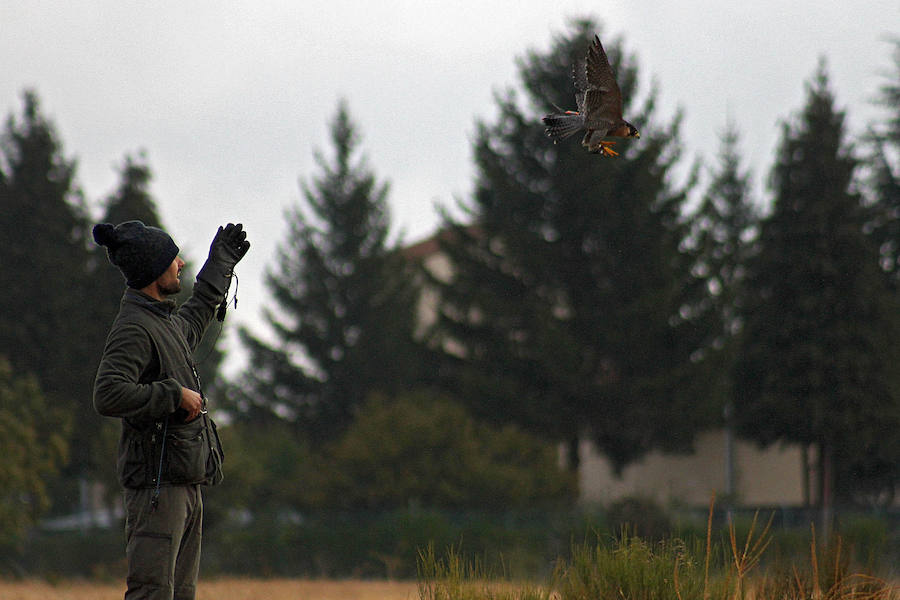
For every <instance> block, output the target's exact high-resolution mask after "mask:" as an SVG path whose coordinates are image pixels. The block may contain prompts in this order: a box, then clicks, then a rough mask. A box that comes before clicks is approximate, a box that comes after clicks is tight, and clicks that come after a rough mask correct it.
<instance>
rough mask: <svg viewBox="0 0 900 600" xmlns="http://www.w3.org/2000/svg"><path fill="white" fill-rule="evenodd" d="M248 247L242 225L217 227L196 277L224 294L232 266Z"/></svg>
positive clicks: (229, 280) (232, 224) (229, 279)
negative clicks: (207, 253)
mask: <svg viewBox="0 0 900 600" xmlns="http://www.w3.org/2000/svg"><path fill="white" fill-rule="evenodd" d="M249 249H250V242H248V241H247V232H246V231H244V226H243V225H241V224H240V223H238V224H237V225H235V224H234V223H229V224H228V225H226V226H225V227H219V230H218V231H217V232H216V237H214V238H213V241H212V244H210V246H209V258H207V259H206V262H205V263H204V264H203V267H202V268H201V269H200V272H199V273H197V279H202V280H203V281H205V282H206V283H208V284H210V285H211V286H213V288H214V289H215V290H216V291H217V292H218V293H219V294H222V295H224V294H225V292H226V291H227V290H228V285H229V283H230V282H231V276H232V274H233V272H234V266H235V265H236V264H237V263H238V262H239V261H240V260H241V259H242V258H244V255H245V254H247V250H249Z"/></svg>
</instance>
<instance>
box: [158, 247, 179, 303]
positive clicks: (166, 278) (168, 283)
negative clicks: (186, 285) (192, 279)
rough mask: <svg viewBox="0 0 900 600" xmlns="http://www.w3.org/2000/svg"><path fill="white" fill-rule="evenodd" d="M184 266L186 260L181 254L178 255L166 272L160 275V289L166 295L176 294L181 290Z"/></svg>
mask: <svg viewBox="0 0 900 600" xmlns="http://www.w3.org/2000/svg"><path fill="white" fill-rule="evenodd" d="M182 268H184V261H183V260H181V257H180V256H176V257H175V260H173V261H172V264H171V265H169V268H168V269H166V271H165V273H163V274H162V275H160V276H159V279H157V280H156V281H157V284H158V285H159V291H160V293H161V294H163V295H164V296H174V295H175V294H177V293H178V292H180V291H181V269H182Z"/></svg>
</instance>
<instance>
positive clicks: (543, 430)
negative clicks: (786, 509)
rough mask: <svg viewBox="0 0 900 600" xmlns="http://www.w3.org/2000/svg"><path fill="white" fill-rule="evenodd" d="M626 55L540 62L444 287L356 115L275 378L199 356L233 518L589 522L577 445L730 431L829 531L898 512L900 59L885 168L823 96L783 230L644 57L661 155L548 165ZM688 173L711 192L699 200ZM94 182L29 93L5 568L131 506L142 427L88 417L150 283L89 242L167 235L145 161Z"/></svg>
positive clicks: (7, 306)
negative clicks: (405, 241) (689, 149)
mask: <svg viewBox="0 0 900 600" xmlns="http://www.w3.org/2000/svg"><path fill="white" fill-rule="evenodd" d="M599 29H600V28H599V26H598V24H597V23H595V22H592V21H580V22H577V23H575V24H573V26H572V27H571V29H570V31H568V32H567V33H565V34H564V35H560V36H558V37H557V39H555V40H554V44H553V46H552V48H551V49H550V50H549V51H548V52H546V53H538V52H528V53H526V54H525V56H524V57H523V58H522V59H521V61H520V62H519V74H520V79H521V80H520V86H519V87H518V88H517V89H515V90H513V89H511V90H508V91H506V92H502V93H500V94H498V95H497V105H498V109H499V111H498V116H497V117H496V119H495V120H494V121H491V122H488V121H485V122H480V123H478V128H477V134H476V136H475V139H474V142H473V143H474V148H475V153H474V154H475V160H476V167H477V174H476V181H475V191H474V194H473V195H472V197H471V198H466V199H463V200H462V201H461V202H460V205H461V208H462V210H461V211H459V212H460V213H461V214H462V215H463V216H462V217H460V218H458V219H454V218H451V217H449V216H445V217H444V219H445V222H444V230H443V232H442V233H441V235H439V236H437V239H438V240H439V243H440V250H441V251H442V252H443V253H444V255H445V256H446V257H447V258H448V259H449V263H448V264H449V265H450V269H449V271H447V272H444V273H435V272H432V271H429V270H428V269H427V268H425V267H424V265H423V264H422V263H421V262H420V261H419V260H418V259H417V257H414V256H411V255H410V253H408V252H406V251H405V250H404V248H403V247H402V245H401V243H400V242H398V241H396V240H393V239H392V237H391V231H392V230H391V215H390V211H389V186H388V184H387V183H385V182H382V181H380V180H379V178H378V177H376V175H375V174H374V173H373V172H372V171H371V169H370V168H369V166H368V165H367V163H366V161H365V157H364V156H363V155H362V154H361V151H360V147H361V140H362V138H361V136H360V133H359V130H358V128H357V126H356V124H355V123H354V122H353V120H352V118H351V115H350V111H349V107H348V106H347V105H346V103H343V102H342V103H340V104H339V105H338V107H337V111H336V114H335V117H334V119H333V121H332V123H331V137H330V140H329V142H330V146H329V149H328V151H327V152H326V151H320V152H318V153H317V155H316V160H317V164H316V171H315V172H314V173H312V174H307V175H304V177H303V180H302V181H303V182H302V184H301V192H302V199H301V201H300V202H299V203H298V204H297V205H296V206H293V207H290V208H289V209H288V210H287V211H286V213H285V222H286V224H287V235H286V237H285V239H284V240H282V241H281V242H280V244H279V247H278V253H277V256H275V257H274V259H273V262H272V263H271V264H270V265H269V268H268V269H267V272H266V277H265V285H266V288H267V291H268V292H269V298H270V300H269V302H268V303H267V305H266V307H265V318H266V321H267V325H268V331H267V332H257V331H250V330H242V331H241V332H240V341H241V343H242V344H243V345H244V346H245V347H246V348H247V349H248V351H249V357H250V358H249V364H248V365H247V367H246V369H245V370H244V372H242V373H240V374H239V375H237V376H236V377H235V378H233V380H231V381H223V380H222V379H221V377H218V373H217V365H218V363H219V361H220V359H221V358H222V351H221V349H219V348H216V346H215V344H216V336H217V333H218V326H217V325H213V326H212V327H211V330H210V333H209V334H208V339H207V340H206V341H205V343H204V348H203V349H202V350H201V352H202V353H203V355H204V356H206V355H208V356H209V357H210V358H209V359H208V360H206V361H204V365H203V368H204V370H205V371H206V373H204V374H203V375H204V380H205V381H206V382H208V383H209V385H214V386H216V387H217V388H218V393H219V397H220V398H221V399H222V403H223V404H222V405H223V407H224V408H222V409H221V411H222V412H221V414H222V415H223V417H227V419H223V422H224V421H226V420H227V422H228V425H227V426H224V427H222V434H223V436H224V437H225V438H226V439H225V442H226V443H227V445H228V447H227V448H226V453H227V459H226V469H227V474H226V482H225V483H224V484H223V486H222V487H221V488H218V489H216V490H215V491H214V492H212V493H211V494H210V497H211V500H212V502H211V504H210V508H211V513H210V514H211V516H212V518H215V515H216V510H219V511H221V510H224V509H225V508H246V509H248V510H252V511H269V512H271V513H272V514H279V513H282V512H284V511H286V510H294V511H298V510H299V511H303V510H309V509H315V508H320V509H321V508H341V509H378V510H382V509H391V508H396V507H403V506H408V505H410V504H414V505H427V506H432V507H438V508H441V507H443V508H460V507H466V506H482V507H503V506H535V505H551V504H556V505H559V504H563V505H565V504H566V503H570V502H571V501H572V500H573V499H574V497H575V489H576V486H575V483H574V477H573V469H574V467H576V466H577V462H578V460H577V459H578V454H577V451H576V450H577V442H578V441H579V440H581V439H590V440H592V441H593V442H594V443H595V444H596V445H597V447H598V448H599V449H600V450H601V451H602V452H603V453H604V454H605V455H606V456H608V457H609V458H610V459H611V461H612V463H613V464H614V465H615V466H616V467H617V468H619V469H621V468H623V467H625V466H626V465H628V464H629V463H630V462H632V461H634V460H635V459H638V458H640V457H641V456H642V455H644V454H646V453H647V452H649V451H651V450H655V449H663V450H668V451H684V450H688V449H690V448H691V445H692V442H693V439H694V436H695V435H696V434H697V433H698V432H699V431H701V430H703V429H705V428H709V427H714V426H721V425H723V424H724V425H728V426H729V427H734V428H735V429H736V430H737V431H738V432H739V433H740V434H741V435H743V436H744V437H745V438H747V439H750V440H754V441H756V442H758V443H759V444H761V445H767V444H772V443H777V442H790V443H797V444H801V445H803V446H804V447H807V448H811V449H814V450H815V452H814V455H815V456H818V457H820V460H817V461H816V463H815V467H816V469H818V473H819V477H817V478H816V479H817V481H819V482H820V486H819V489H816V490H811V492H810V501H811V502H812V503H814V504H816V505H820V506H827V507H830V506H833V505H834V504H837V503H844V504H849V503H881V504H883V503H885V502H889V501H891V500H892V499H893V494H894V491H895V489H896V487H897V485H898V483H900V370H898V369H897V368H896V365H897V364H898V358H900V289H898V286H900V193H898V190H900V43H897V42H895V50H896V53H895V55H894V70H893V72H892V74H891V76H890V78H889V79H888V80H887V81H886V82H885V85H884V87H883V89H882V92H881V94H880V96H879V99H878V100H879V101H880V102H881V103H882V104H883V105H884V109H885V114H886V116H885V119H884V121H883V122H880V123H874V124H872V125H871V128H870V133H869V135H868V136H867V137H865V138H863V139H857V140H854V139H852V136H851V134H850V132H848V131H847V130H846V127H845V123H844V119H845V113H844V111H843V110H841V109H840V108H839V106H838V101H837V100H836V97H835V92H834V91H833V90H832V89H831V84H830V83H829V81H828V72H827V68H826V66H825V64H824V62H823V63H822V64H821V65H820V66H819V67H818V69H817V70H816V71H815V73H814V74H813V75H812V77H811V79H810V80H809V81H808V82H806V93H807V95H806V103H805V105H804V106H803V107H801V108H800V109H799V110H798V111H797V112H796V113H795V114H789V115H781V116H782V117H783V118H784V123H783V127H782V132H781V140H780V144H779V147H778V150H777V153H776V155H775V156H773V157H772V167H771V171H770V177H769V182H770V193H771V195H770V197H769V198H767V202H763V201H762V199H759V198H754V197H753V195H752V193H751V186H750V184H749V181H750V175H749V173H748V172H747V171H746V169H745V168H744V167H743V166H742V160H741V155H740V134H739V124H736V123H723V127H724V131H723V134H722V139H721V149H720V153H719V156H718V159H717V161H716V162H715V163H714V164H712V165H707V166H695V167H694V168H693V169H690V168H688V169H685V168H684V167H685V165H684V159H683V158H682V152H683V150H684V149H681V148H679V147H678V132H679V118H678V117H677V116H676V117H675V118H672V119H667V118H665V117H662V116H660V115H659V113H658V111H657V110H656V93H655V92H654V91H651V92H650V93H649V94H647V95H645V96H643V97H640V96H639V95H638V92H637V90H638V85H637V84H638V81H639V75H640V72H639V68H638V64H637V61H636V60H635V58H634V57H633V56H632V55H631V54H629V53H628V52H627V50H626V47H625V45H624V43H622V42H615V43H609V44H608V45H607V50H608V53H609V56H610V58H611V61H612V64H613V69H614V70H615V72H616V73H617V74H618V80H619V84H620V86H621V88H622V91H623V94H624V97H625V101H626V106H627V113H628V114H629V115H630V116H631V117H632V120H633V121H634V122H636V123H640V124H641V126H640V128H641V131H642V138H641V139H640V140H638V141H623V142H621V143H620V145H619V146H617V149H618V150H619V151H620V152H621V155H620V156H619V157H617V158H615V159H606V158H598V157H597V156H594V155H589V154H587V153H585V152H584V150H583V149H582V148H581V147H580V146H579V145H578V144H577V143H571V144H567V143H561V144H558V145H553V144H552V143H550V142H549V140H548V139H547V138H546V136H545V135H544V132H543V126H542V124H541V121H540V117H541V116H542V115H543V114H545V113H546V112H548V110H549V109H551V108H552V106H553V104H557V105H560V106H565V105H569V104H571V101H570V99H571V98H570V97H571V92H572V85H571V81H570V77H571V65H572V64H573V62H574V61H575V59H576V58H579V57H581V56H583V54H584V52H585V49H586V47H587V44H588V43H589V41H590V39H591V38H592V36H593V34H594V33H595V32H597V31H599ZM798 85H800V82H798ZM773 116H774V115H773ZM703 169H706V171H703ZM684 171H687V172H689V173H691V174H692V175H695V176H696V175H700V174H701V173H704V172H705V173H706V175H708V176H707V177H705V178H702V179H701V178H699V177H695V176H690V177H688V178H687V179H686V181H685V183H683V184H677V183H675V181H676V180H677V177H676V173H678V172H684ZM76 175H77V163H76V160H75V159H74V158H72V157H69V156H67V155H66V153H65V151H64V149H63V145H62V141H61V140H60V139H59V135H58V133H57V132H56V130H55V127H54V125H53V123H51V122H50V121H49V120H48V119H47V118H46V117H45V116H44V115H43V113H42V112H41V107H40V102H39V99H38V96H37V93H36V92H33V91H28V92H25V93H24V95H23V105H22V109H21V113H19V114H13V115H10V116H9V118H8V119H7V121H6V124H5V127H4V128H3V131H2V135H0V232H2V236H3V238H2V239H3V242H4V243H3V247H4V248H5V249H6V257H5V260H4V261H2V264H0V428H2V430H0V490H2V492H0V543H2V542H4V541H10V540H14V539H16V538H17V537H18V536H20V535H21V533H22V532H23V531H24V530H25V528H26V527H27V526H28V524H29V523H32V522H34V520H35V519H36V518H38V517H39V515H40V514H41V513H42V511H45V510H46V509H47V507H48V506H52V512H54V513H57V514H62V513H65V512H67V511H72V510H75V509H76V508H78V506H79V503H80V501H81V496H80V493H79V490H82V489H84V483H85V482H89V481H93V482H96V481H106V482H108V483H109V487H110V488H111V489H113V491H115V489H114V488H115V484H114V482H113V478H112V474H113V469H114V462H115V460H114V450H113V447H114V443H115V442H114V440H115V427H114V425H115V423H112V422H109V421H107V420H104V419H102V418H100V417H99V416H97V415H96V414H95V413H94V412H93V410H92V408H91V398H90V391H91V382H92V379H93V376H94V370H95V368H96V364H97V361H98V359H99V355H100V352H101V351H102V347H103V341H104V336H105V334H106V330H107V327H108V324H109V323H110V321H111V319H112V318H113V316H114V314H115V312H116V310H117V306H118V301H119V298H120V297H121V294H122V290H123V287H124V282H123V281H122V279H121V276H120V275H119V273H118V271H116V270H115V268H114V267H112V266H111V265H109V264H108V262H107V260H106V257H105V254H104V253H103V252H102V249H99V248H97V247H95V246H94V245H93V244H92V243H90V236H89V235H88V232H89V229H90V226H91V225H92V218H91V216H90V215H91V213H92V212H93V213H94V214H101V213H102V216H101V219H102V220H104V221H110V222H114V223H117V222H121V221H123V220H127V219H133V218H138V219H141V220H143V221H144V222H145V223H148V224H153V225H157V226H161V227H165V223H162V222H161V221H160V219H159V216H158V212H157V209H156V205H155V201H154V199H153V197H152V194H151V181H152V171H151V168H150V165H149V163H148V159H147V158H146V157H145V156H143V155H140V154H138V155H126V156H125V157H124V159H123V162H122V164H121V167H120V169H119V177H120V184H119V186H118V187H117V189H115V190H114V191H112V192H111V194H110V195H109V196H108V197H106V198H104V199H102V200H92V199H87V198H84V195H83V194H82V193H81V191H80V190H79V188H78V184H77V176H76ZM699 181H708V183H707V184H704V187H703V188H702V189H701V186H700V184H699V183H698V182H699ZM694 199H696V200H699V201H697V202H694V201H693V200H694ZM191 258H196V259H201V258H202V257H191ZM190 279H191V278H190V277H185V280H186V281H190ZM188 287H189V286H188ZM423 293H424V294H426V295H427V296H428V297H429V298H433V299H434V300H435V304H434V306H433V308H434V310H435V313H434V315H431V314H428V315H427V318H423V315H424V313H423V308H422V305H421V303H420V299H421V298H422V296H423ZM426 312H427V311H426ZM559 444H565V445H566V446H567V447H568V448H569V452H568V453H567V457H568V459H569V460H568V467H569V468H568V469H562V470H561V469H559V468H558V466H557V463H558V461H557V458H556V452H557V450H556V449H557V447H558V445H559ZM22 457H28V458H27V460H25V459H23V458H22ZM217 507H218V508H217ZM220 514H221V513H220Z"/></svg>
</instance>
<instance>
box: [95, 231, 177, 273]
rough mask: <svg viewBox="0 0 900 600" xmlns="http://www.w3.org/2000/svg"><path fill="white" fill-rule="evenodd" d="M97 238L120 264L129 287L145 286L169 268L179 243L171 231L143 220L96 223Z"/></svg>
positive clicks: (116, 263) (96, 240) (109, 255)
mask: <svg viewBox="0 0 900 600" xmlns="http://www.w3.org/2000/svg"><path fill="white" fill-rule="evenodd" d="M93 233H94V241H95V242H97V243H98V244H100V245H101V246H105V247H106V254H107V256H108V257H109V262H111V263H112V264H114V265H115V266H117V267H119V270H120V271H122V274H123V275H124V276H125V280H126V283H127V284H128V287H131V288H135V289H138V290H139V289H142V288H145V287H147V286H148V285H150V284H151V283H153V282H154V281H156V280H157V279H158V278H159V276H160V275H162V274H163V273H165V272H166V269H168V268H169V265H171V264H172V261H173V260H175V257H176V256H178V246H176V245H175V242H174V241H173V240H172V238H171V237H170V236H169V234H168V233H166V232H165V231H163V230H162V229H159V228H158V227H148V226H146V225H144V224H143V223H141V222H140V221H126V222H124V223H120V224H119V225H116V226H113V225H111V224H109V223H100V224H99V225H94V230H93Z"/></svg>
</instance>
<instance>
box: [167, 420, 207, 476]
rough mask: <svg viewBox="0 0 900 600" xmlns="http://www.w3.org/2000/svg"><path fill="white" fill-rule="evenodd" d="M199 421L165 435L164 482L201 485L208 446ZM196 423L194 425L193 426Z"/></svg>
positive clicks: (204, 472) (204, 474)
mask: <svg viewBox="0 0 900 600" xmlns="http://www.w3.org/2000/svg"><path fill="white" fill-rule="evenodd" d="M200 421H201V420H200V419H195V420H194V422H192V423H190V424H189V425H188V426H187V427H181V428H178V429H176V430H175V431H171V430H170V431H169V432H168V433H167V434H166V448H165V471H164V480H165V481H167V482H169V483H201V482H203V481H204V480H205V479H206V462H207V459H208V458H209V444H207V442H206V438H205V437H204V436H203V428H202V427H198V425H201V423H200ZM195 423H196V425H195Z"/></svg>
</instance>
